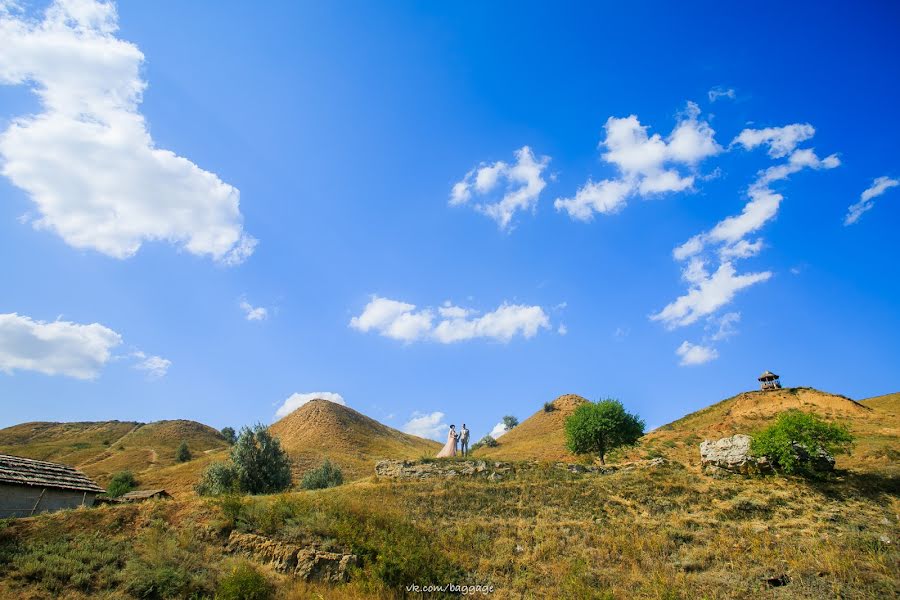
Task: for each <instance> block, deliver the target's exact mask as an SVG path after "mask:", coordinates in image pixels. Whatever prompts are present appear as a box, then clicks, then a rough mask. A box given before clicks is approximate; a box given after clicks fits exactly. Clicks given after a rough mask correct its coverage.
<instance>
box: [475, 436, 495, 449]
mask: <svg viewBox="0 0 900 600" xmlns="http://www.w3.org/2000/svg"><path fill="white" fill-rule="evenodd" d="M499 445H500V442H498V441H497V440H495V439H494V438H493V437H491V436H489V435H486V436H484V437H483V438H481V439H480V440H478V441H477V442H475V443H474V444H472V450H473V451H474V450H478V449H479V448H484V447H487V448H496V447H497V446H499Z"/></svg>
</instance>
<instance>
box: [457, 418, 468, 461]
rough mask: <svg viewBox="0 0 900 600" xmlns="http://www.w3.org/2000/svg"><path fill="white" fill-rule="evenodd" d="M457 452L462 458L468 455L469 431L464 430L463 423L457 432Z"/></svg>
mask: <svg viewBox="0 0 900 600" xmlns="http://www.w3.org/2000/svg"><path fill="white" fill-rule="evenodd" d="M459 450H460V454H462V455H463V456H468V455H469V430H468V429H466V424H465V423H463V425H462V429H460V430H459Z"/></svg>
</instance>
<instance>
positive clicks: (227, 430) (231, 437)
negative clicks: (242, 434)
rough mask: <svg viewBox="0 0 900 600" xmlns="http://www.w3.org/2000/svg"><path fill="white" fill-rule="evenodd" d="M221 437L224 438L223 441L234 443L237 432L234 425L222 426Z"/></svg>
mask: <svg viewBox="0 0 900 600" xmlns="http://www.w3.org/2000/svg"><path fill="white" fill-rule="evenodd" d="M222 437H223V438H225V441H226V442H228V443H229V444H233V443H235V442H236V441H237V434H236V433H235V432H234V427H223V428H222Z"/></svg>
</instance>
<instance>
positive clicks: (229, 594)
mask: <svg viewBox="0 0 900 600" xmlns="http://www.w3.org/2000/svg"><path fill="white" fill-rule="evenodd" d="M274 596H275V587H274V586H273V585H272V584H271V583H270V582H269V580H268V579H266V578H265V576H264V575H263V574H262V573H260V572H259V571H257V570H256V569H255V568H254V567H253V566H252V565H251V564H249V563H247V562H241V563H238V565H237V566H235V567H234V568H233V569H232V570H231V572H230V573H229V574H228V575H226V576H225V577H223V578H222V579H221V581H219V587H218V589H217V590H216V600H269V598H273V597H274Z"/></svg>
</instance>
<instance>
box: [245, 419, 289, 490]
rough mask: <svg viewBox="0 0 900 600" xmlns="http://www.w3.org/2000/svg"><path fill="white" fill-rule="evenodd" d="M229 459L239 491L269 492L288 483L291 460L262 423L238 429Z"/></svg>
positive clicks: (286, 487)
mask: <svg viewBox="0 0 900 600" xmlns="http://www.w3.org/2000/svg"><path fill="white" fill-rule="evenodd" d="M231 462H232V463H233V464H234V469H235V473H236V475H237V485H238V489H239V490H240V491H242V492H247V493H250V494H272V493H275V492H282V491H284V490H286V489H288V488H289V487H291V483H292V481H291V461H290V459H289V458H288V456H287V454H286V453H285V452H284V450H282V448H281V442H279V441H278V439H276V438H274V437H272V434H271V433H269V429H268V428H267V427H266V426H265V425H262V424H256V425H254V426H253V427H252V428H251V427H244V428H243V429H242V430H241V435H240V437H238V440H237V442H235V444H234V446H232V447H231Z"/></svg>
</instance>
